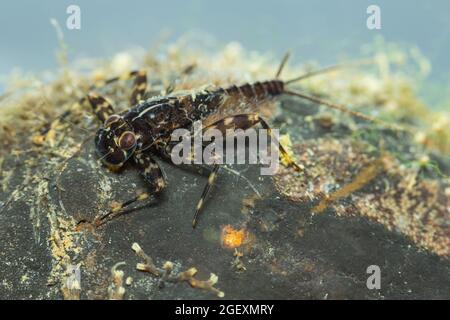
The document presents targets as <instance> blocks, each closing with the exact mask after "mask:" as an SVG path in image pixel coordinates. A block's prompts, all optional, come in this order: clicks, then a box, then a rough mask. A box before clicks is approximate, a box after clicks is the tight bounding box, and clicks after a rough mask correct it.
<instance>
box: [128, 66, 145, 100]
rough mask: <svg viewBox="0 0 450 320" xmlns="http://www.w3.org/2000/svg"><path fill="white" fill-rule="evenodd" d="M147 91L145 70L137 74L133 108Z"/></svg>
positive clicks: (132, 96) (133, 93)
mask: <svg viewBox="0 0 450 320" xmlns="http://www.w3.org/2000/svg"><path fill="white" fill-rule="evenodd" d="M146 91H147V74H146V72H145V70H140V71H138V72H137V74H136V77H135V79H134V85H133V91H132V93H131V98H130V103H131V105H132V106H134V105H135V104H137V103H138V102H139V101H141V100H142V98H143V97H144V95H145V92H146Z"/></svg>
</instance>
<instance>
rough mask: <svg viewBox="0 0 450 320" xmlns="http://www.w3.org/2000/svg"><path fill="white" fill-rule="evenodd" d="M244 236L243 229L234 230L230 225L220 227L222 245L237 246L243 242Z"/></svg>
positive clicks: (245, 233) (227, 246)
mask: <svg viewBox="0 0 450 320" xmlns="http://www.w3.org/2000/svg"><path fill="white" fill-rule="evenodd" d="M246 238H247V232H246V231H245V229H240V230H236V229H234V228H233V227H232V226H231V225H226V226H225V227H223V229H222V237H221V239H222V245H223V246H224V247H226V248H230V249H233V248H237V247H239V246H241V245H242V244H243V243H244V241H245V239H246Z"/></svg>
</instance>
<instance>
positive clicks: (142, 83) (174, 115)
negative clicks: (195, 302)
mask: <svg viewBox="0 0 450 320" xmlns="http://www.w3.org/2000/svg"><path fill="white" fill-rule="evenodd" d="M286 61H287V56H285V58H284V59H283V62H282V64H281V65H280V68H279V69H278V72H277V74H276V78H275V79H274V80H270V81H264V82H255V83H253V84H244V85H241V86H235V85H233V86H230V87H228V88H217V89H213V90H203V91H198V92H195V93H189V94H171V95H167V96H162V97H155V98H151V99H147V100H141V99H142V98H143V97H144V96H145V93H146V90H147V76H146V73H145V72H143V71H139V72H134V73H133V76H135V80H134V89H133V92H132V94H131V101H130V102H131V105H132V108H131V109H129V110H128V111H126V112H125V113H121V114H116V113H115V112H114V109H113V107H112V106H111V104H110V103H109V102H108V101H107V100H106V99H104V98H103V97H101V96H99V95H98V94H96V93H90V94H89V95H88V96H87V99H88V101H89V102H90V104H91V105H92V107H93V109H94V112H95V113H96V115H97V117H98V118H99V119H100V120H101V121H102V122H103V126H102V128H100V129H99V130H98V132H97V134H96V136H95V145H96V149H97V153H98V155H99V157H100V159H101V160H102V162H103V163H104V164H106V165H107V166H110V167H121V166H122V165H124V164H125V162H127V161H133V162H134V164H135V165H136V166H137V168H138V169H139V170H140V171H141V173H142V175H143V177H144V179H145V180H146V182H147V183H148V186H149V192H145V193H142V194H140V195H138V196H137V197H136V198H134V199H131V200H130V201H127V202H125V203H123V204H122V205H120V206H118V207H116V208H114V210H112V211H110V212H109V213H108V214H106V215H104V216H102V217H101V218H99V219H97V224H102V223H103V222H104V221H105V219H106V218H107V217H109V218H111V217H112V216H114V215H116V214H117V213H118V212H119V211H120V210H121V209H123V208H124V207H126V206H128V205H130V204H132V203H134V202H136V201H138V200H143V199H146V198H148V197H149V196H150V195H155V194H157V193H159V192H161V191H162V190H163V189H164V187H165V185H166V182H165V181H164V176H163V174H162V172H161V169H160V167H159V165H158V164H157V162H156V161H155V160H154V159H153V157H152V156H153V155H158V156H161V157H163V158H166V159H170V152H171V147H172V144H171V133H172V132H173V131H174V130H175V129H180V128H185V129H188V130H190V129H191V128H192V125H193V123H194V122H195V121H202V122H203V121H205V120H206V119H208V118H209V117H210V116H211V115H214V114H218V113H219V110H225V111H226V110H227V109H233V106H236V105H240V106H244V108H241V110H249V111H248V112H242V111H241V112H239V113H235V114H232V115H227V116H223V117H222V118H219V119H216V120H214V121H208V122H206V121H205V123H206V125H204V126H203V130H204V131H205V130H207V129H211V128H215V129H218V130H220V131H221V132H222V133H223V134H224V135H225V134H226V131H227V129H230V128H233V129H243V130H245V129H248V128H251V127H253V126H255V125H257V124H260V125H261V126H262V127H263V128H265V129H267V130H268V132H269V134H270V127H269V125H268V123H267V122H266V121H265V120H264V119H262V118H261V117H260V115H259V114H258V112H257V111H255V110H258V106H259V105H261V104H262V103H264V102H266V101H268V100H271V99H274V98H276V97H278V96H280V95H282V94H287V95H293V96H297V97H300V98H303V99H307V100H310V101H313V102H316V103H319V104H323V105H326V106H329V107H331V108H335V109H339V110H341V111H344V112H348V113H351V114H353V115H356V116H358V117H362V118H364V119H367V120H371V121H373V119H372V118H370V117H368V116H365V115H362V114H360V113H357V112H354V111H351V110H348V109H346V108H345V107H343V106H340V105H336V104H333V103H330V102H327V101H324V100H322V99H319V98H317V97H313V96H309V95H305V94H302V93H298V92H293V91H289V90H287V89H286V86H287V85H288V84H290V83H293V82H296V81H299V80H302V79H305V78H307V77H310V76H312V75H315V74H318V73H323V72H326V71H329V70H330V69H334V68H335V67H331V68H326V69H322V70H319V71H315V72H311V73H308V74H305V75H303V76H300V77H298V78H295V79H292V80H289V81H281V80H279V79H277V78H278V76H279V75H280V73H281V70H282V68H283V66H284V65H285V63H286ZM225 114H226V112H225ZM279 148H280V150H279V152H280V154H281V155H282V156H283V157H284V159H288V165H289V166H292V167H293V168H294V169H296V170H300V167H299V166H298V165H297V164H296V163H295V162H294V161H293V160H291V158H290V157H289V156H288V155H287V153H286V151H285V150H284V148H283V147H282V146H281V145H280V146H279ZM218 169H219V165H218V164H214V165H213V169H212V171H211V173H210V175H209V178H208V182H207V184H206V186H205V188H204V190H203V193H202V195H201V198H200V201H199V202H198V205H197V208H196V211H195V215H194V219H193V221H192V225H193V227H195V225H196V223H197V218H198V214H199V212H200V211H201V210H202V208H203V205H204V203H205V200H206V197H207V195H208V192H209V191H210V189H211V186H212V185H213V184H214V181H215V179H216V177H217V171H218Z"/></svg>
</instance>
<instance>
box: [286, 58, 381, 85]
mask: <svg viewBox="0 0 450 320" xmlns="http://www.w3.org/2000/svg"><path fill="white" fill-rule="evenodd" d="M374 63H375V60H374V59H362V60H358V61H353V62H348V63H340V64H334V65H331V66H328V67H325V68H322V69H318V70H314V71H311V72H308V73H305V74H302V75H301V76H298V77H295V78H293V79H290V80H287V81H284V84H285V85H288V84H291V83H294V82H298V81H301V80H304V79H307V78H311V77H313V76H316V75H319V74H323V73H327V72H332V71H335V70H339V69H343V68H348V67H359V66H364V65H372V64H374Z"/></svg>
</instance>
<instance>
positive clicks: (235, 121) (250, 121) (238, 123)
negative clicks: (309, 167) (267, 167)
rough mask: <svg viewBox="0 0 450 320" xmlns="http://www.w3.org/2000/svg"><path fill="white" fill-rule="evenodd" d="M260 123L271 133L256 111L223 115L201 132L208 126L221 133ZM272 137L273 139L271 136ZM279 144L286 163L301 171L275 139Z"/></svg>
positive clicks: (244, 128)
mask: <svg viewBox="0 0 450 320" xmlns="http://www.w3.org/2000/svg"><path fill="white" fill-rule="evenodd" d="M258 123H259V124H261V126H262V127H263V128H264V129H266V130H267V132H268V134H269V135H272V129H271V128H270V126H269V124H268V123H267V122H266V121H265V120H264V119H263V118H261V117H260V116H259V115H258V114H257V113H244V114H237V115H233V116H229V117H225V118H223V119H221V120H219V121H217V122H215V123H213V124H211V125H210V126H208V127H206V128H204V129H203V132H205V131H206V130H208V129H210V128H214V129H218V130H220V131H221V132H222V133H223V134H226V130H227V129H243V130H246V129H248V128H251V127H253V126H255V125H257V124H258ZM272 139H275V138H274V137H272ZM275 142H276V143H277V144H278V146H279V152H280V155H281V156H282V157H283V159H285V160H286V161H287V163H288V166H292V167H293V168H294V169H295V170H296V171H301V168H300V166H299V165H298V164H296V163H295V161H294V160H293V159H292V157H291V156H290V155H289V154H288V152H287V151H286V149H284V147H283V146H282V145H281V144H280V143H279V142H278V141H275Z"/></svg>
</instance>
